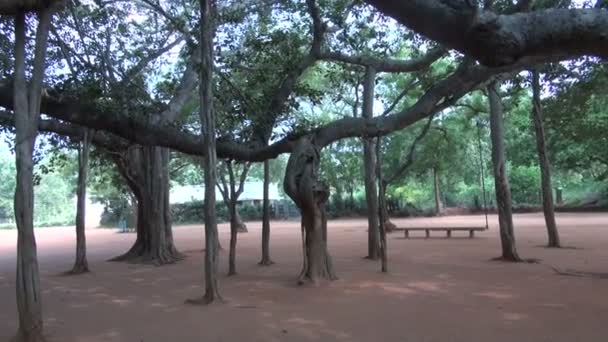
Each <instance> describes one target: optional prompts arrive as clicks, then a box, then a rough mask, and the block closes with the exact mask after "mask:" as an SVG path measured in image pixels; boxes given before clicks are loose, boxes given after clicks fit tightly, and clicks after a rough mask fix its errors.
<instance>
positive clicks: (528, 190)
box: [509, 165, 540, 205]
mask: <svg viewBox="0 0 608 342" xmlns="http://www.w3.org/2000/svg"><path fill="white" fill-rule="evenodd" d="M509 181H510V183H511V196H512V198H513V204H515V205H538V204H539V203H540V170H539V168H538V167H537V166H524V165H518V166H515V167H511V168H510V171H509Z"/></svg>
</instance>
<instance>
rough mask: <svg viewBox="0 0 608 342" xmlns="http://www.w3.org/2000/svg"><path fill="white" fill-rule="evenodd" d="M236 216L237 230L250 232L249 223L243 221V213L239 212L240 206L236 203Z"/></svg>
mask: <svg viewBox="0 0 608 342" xmlns="http://www.w3.org/2000/svg"><path fill="white" fill-rule="evenodd" d="M234 218H235V220H236V231H237V232H239V233H248V232H249V230H248V229H247V225H246V224H245V222H243V219H242V218H241V214H239V208H238V206H237V205H236V204H235V208H234Z"/></svg>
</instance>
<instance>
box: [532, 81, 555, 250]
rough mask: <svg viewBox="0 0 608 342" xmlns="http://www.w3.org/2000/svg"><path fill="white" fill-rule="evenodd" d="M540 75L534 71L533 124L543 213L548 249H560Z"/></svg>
mask: <svg viewBox="0 0 608 342" xmlns="http://www.w3.org/2000/svg"><path fill="white" fill-rule="evenodd" d="M540 92H541V86H540V75H539V73H538V71H537V70H533V71H532V94H533V96H532V104H533V107H532V122H533V123H534V131H535V132H536V149H537V150H538V164H539V166H540V179H541V190H542V196H541V197H542V201H543V211H544V213H545V223H546V225H547V234H548V237H549V242H548V244H547V247H556V248H559V247H560V241H559V233H558V231H557V224H556V223H555V205H554V203H553V189H552V185H551V163H550V162H549V156H548V155H547V145H546V143H545V129H544V127H543V117H542V105H541V102H540Z"/></svg>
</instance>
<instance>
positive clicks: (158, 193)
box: [111, 146, 182, 265]
mask: <svg viewBox="0 0 608 342" xmlns="http://www.w3.org/2000/svg"><path fill="white" fill-rule="evenodd" d="M117 165H118V169H119V170H120V172H121V174H122V175H123V177H124V178H125V179H126V180H127V184H128V185H129V187H130V188H131V190H132V192H133V194H134V195H135V198H136V199H137V226H136V227H137V229H136V231H137V238H136V240H135V243H134V244H133V246H132V247H131V249H130V250H129V251H127V252H126V253H125V254H123V255H121V256H118V257H116V258H113V259H112V260H111V261H127V262H132V263H145V264H154V265H164V264H170V263H174V262H176V261H178V260H180V259H181V258H182V255H181V254H180V253H179V252H178V251H177V249H176V248H175V245H174V244H173V232H172V229H171V207H170V204H169V150H168V149H167V148H163V147H155V146H142V147H136V148H133V149H130V150H129V151H127V152H126V155H124V156H123V157H122V158H120V160H117Z"/></svg>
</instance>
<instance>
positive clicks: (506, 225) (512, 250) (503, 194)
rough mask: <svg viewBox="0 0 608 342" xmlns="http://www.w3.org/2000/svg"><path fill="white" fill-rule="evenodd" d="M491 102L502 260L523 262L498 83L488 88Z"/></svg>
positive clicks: (493, 162) (493, 157) (491, 129)
mask: <svg viewBox="0 0 608 342" xmlns="http://www.w3.org/2000/svg"><path fill="white" fill-rule="evenodd" d="M487 91H488V98H489V102H490V135H491V139H492V165H493V171H494V187H495V189H496V207H497V208H498V223H499V225H500V242H501V246H502V256H501V258H502V259H503V260H505V261H521V258H520V257H519V255H518V254H517V249H516V247H515V235H514V229H513V213H512V207H511V205H512V204H511V188H510V186H509V179H508V178H507V174H506V152H505V131H504V119H503V108H502V101H501V98H500V95H499V91H500V87H499V85H498V84H497V83H496V82H493V83H491V84H490V85H489V86H488V88H487Z"/></svg>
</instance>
